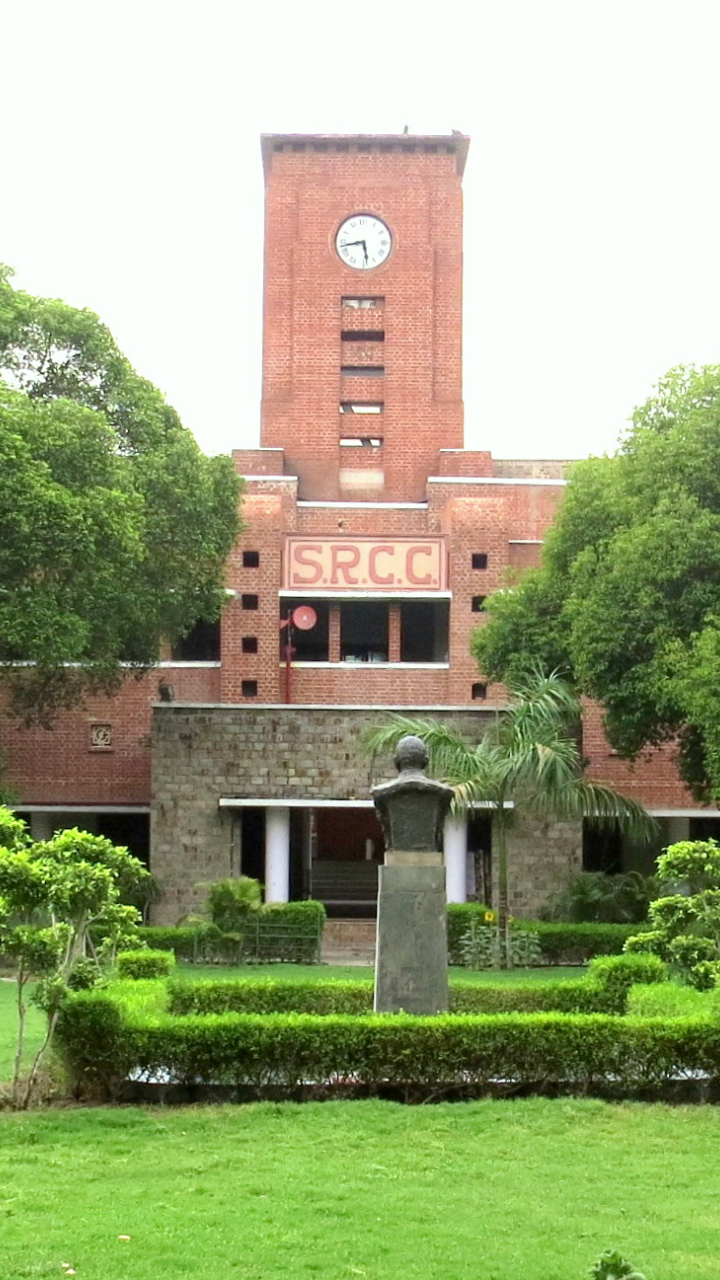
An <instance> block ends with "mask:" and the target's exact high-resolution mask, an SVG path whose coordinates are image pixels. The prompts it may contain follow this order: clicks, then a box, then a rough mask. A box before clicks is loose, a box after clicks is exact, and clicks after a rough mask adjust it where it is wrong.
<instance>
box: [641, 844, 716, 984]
mask: <svg viewBox="0 0 720 1280" xmlns="http://www.w3.org/2000/svg"><path fill="white" fill-rule="evenodd" d="M657 879H658V884H659V887H660V891H661V892H662V891H664V894H665V896H664V897H662V898H656V899H655V901H654V902H651V903H650V909H649V911H648V919H649V923H650V929H649V931H648V932H646V933H639V934H636V936H635V937H633V938H629V939H628V941H627V943H626V950H628V951H650V952H652V953H654V954H655V955H657V956H659V957H660V959H661V960H665V961H667V963H668V964H671V965H672V966H673V967H674V968H675V969H677V970H678V971H679V972H680V974H681V975H682V976H683V978H684V979H685V980H686V981H687V982H689V983H690V985H691V986H694V987H698V988H700V990H705V989H707V988H710V987H714V986H715V985H716V984H717V981H718V978H719V977H720V846H718V845H717V844H716V842H715V841H714V840H681V841H679V843H678V844H671V845H670V847H669V848H668V849H666V850H665V853H663V854H661V856H660V857H659V858H658V870H657Z"/></svg>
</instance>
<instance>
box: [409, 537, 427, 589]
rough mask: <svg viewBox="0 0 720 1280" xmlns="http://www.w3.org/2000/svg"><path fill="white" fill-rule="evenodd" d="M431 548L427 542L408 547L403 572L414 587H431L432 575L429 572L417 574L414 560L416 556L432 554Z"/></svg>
mask: <svg viewBox="0 0 720 1280" xmlns="http://www.w3.org/2000/svg"><path fill="white" fill-rule="evenodd" d="M432 553H433V548H432V547H431V546H428V544H427V543H425V544H424V545H423V544H420V545H417V544H416V545H415V546H412V547H408V549H407V556H406V559H405V573H406V574H407V580H408V582H412V584H413V586H414V587H431V586H432V585H433V576H432V574H431V573H425V574H422V575H420V574H417V573H416V572H415V560H416V557H417V556H432Z"/></svg>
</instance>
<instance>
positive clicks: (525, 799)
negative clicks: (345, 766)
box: [368, 671, 656, 967]
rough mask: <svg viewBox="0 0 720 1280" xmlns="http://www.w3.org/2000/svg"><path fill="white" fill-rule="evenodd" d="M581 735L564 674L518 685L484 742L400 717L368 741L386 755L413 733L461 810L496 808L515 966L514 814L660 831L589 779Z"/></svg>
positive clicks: (501, 924) (503, 929)
mask: <svg viewBox="0 0 720 1280" xmlns="http://www.w3.org/2000/svg"><path fill="white" fill-rule="evenodd" d="M579 728H580V707H579V704H578V702H577V699H576V698H575V695H574V694H573V692H572V690H571V688H570V687H569V685H568V684H567V683H566V682H565V681H564V680H563V679H561V677H560V676H559V675H558V673H557V672H552V673H551V674H550V675H548V676H545V675H542V674H541V673H540V672H537V671H536V672H533V673H532V674H530V675H526V676H524V677H523V678H518V679H517V680H516V681H515V682H514V683H513V685H512V687H511V690H510V700H509V702H508V706H507V709H506V710H504V711H503V712H501V713H499V714H498V715H497V716H496V717H495V718H494V720H493V721H492V724H491V725H490V727H489V729H488V731H487V733H485V734H484V735H483V737H482V738H481V739H480V741H479V742H476V743H472V742H469V741H468V739H467V738H466V737H465V736H464V735H463V734H462V733H460V732H457V731H456V730H454V729H452V728H450V727H448V726H447V725H443V724H441V723H439V722H436V721H431V720H424V719H410V718H408V717H407V716H400V715H393V716H392V717H391V718H390V720H389V721H388V723H387V724H386V725H384V726H382V727H381V728H379V729H377V730H376V731H374V732H373V733H372V734H371V735H369V737H368V746H369V747H370V749H371V750H373V751H381V750H389V749H391V748H393V747H394V746H395V745H396V744H397V741H398V739H399V738H401V737H402V736H403V735H404V734H406V733H412V734H416V735H417V736H418V737H420V738H422V739H423V741H424V742H425V743H426V745H427V747H428V750H429V752H430V767H431V768H432V770H433V772H434V773H436V774H437V775H438V776H440V777H441V778H442V779H443V781H444V782H446V783H448V784H449V785H450V786H452V787H453V788H454V790H455V798H454V802H453V803H454V806H455V808H456V810H460V811H462V810H467V809H468V808H470V807H471V806H472V805H473V804H475V803H477V802H478V801H485V802H488V801H489V802H490V803H491V804H492V806H493V847H494V849H495V851H496V853H497V868H498V900H497V920H498V929H499V931H500V933H501V935H502V939H503V948H504V953H505V959H506V963H507V965H508V967H510V965H511V959H512V953H511V945H510V936H509V932H508V927H507V923H508V899H509V868H508V831H509V827H510V823H511V822H512V820H513V814H514V811H515V810H517V811H519V812H525V813H528V814H531V815H533V816H535V817H539V818H545V819H548V818H549V819H551V820H553V821H573V820H575V821H577V820H578V819H580V818H583V817H592V818H593V820H594V821H595V822H598V823H603V822H605V823H613V824H619V826H620V827H621V829H622V830H623V831H625V832H627V834H629V835H632V836H635V837H637V838H639V839H643V838H650V837H651V836H652V835H653V833H654V832H655V830H656V825H655V822H654V821H653V819H652V818H650V817H649V815H648V814H647V813H646V812H645V810H644V809H643V807H642V806H641V805H639V804H638V803H637V802H636V801H635V800H632V799H629V798H628V797H626V796H622V795H620V794H619V793H618V792H616V791H614V790H612V788H609V787H604V786H601V785H599V784H598V783H593V782H589V781H588V780H587V779H586V778H585V777H584V776H583V760H582V756H581V752H580V747H579ZM511 804H512V807H510V806H511Z"/></svg>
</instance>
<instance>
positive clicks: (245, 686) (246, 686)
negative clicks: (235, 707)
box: [240, 680, 258, 698]
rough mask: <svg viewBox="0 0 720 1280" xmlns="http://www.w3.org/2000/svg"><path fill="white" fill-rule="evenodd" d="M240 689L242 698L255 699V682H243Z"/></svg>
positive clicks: (256, 688)
mask: <svg viewBox="0 0 720 1280" xmlns="http://www.w3.org/2000/svg"><path fill="white" fill-rule="evenodd" d="M240 688H241V691H242V696H243V698H257V691H258V682H257V680H243V681H242V684H241V686H240Z"/></svg>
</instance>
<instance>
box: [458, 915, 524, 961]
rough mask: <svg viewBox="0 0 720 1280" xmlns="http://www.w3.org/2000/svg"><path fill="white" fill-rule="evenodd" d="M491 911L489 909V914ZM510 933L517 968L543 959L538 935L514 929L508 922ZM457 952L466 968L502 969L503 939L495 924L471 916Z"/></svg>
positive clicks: (513, 957) (511, 948)
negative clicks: (469, 923) (473, 918)
mask: <svg viewBox="0 0 720 1280" xmlns="http://www.w3.org/2000/svg"><path fill="white" fill-rule="evenodd" d="M490 914H491V913H490V912H488V916H489V915H490ZM508 932H509V937H510V954H511V956H512V962H513V964H514V965H515V966H516V967H517V968H527V969H529V968H531V967H532V966H533V965H535V964H541V963H542V952H541V948H540V939H539V937H538V935H537V934H536V933H535V932H533V931H531V930H529V929H524V930H521V931H520V932H518V933H516V932H515V930H514V929H513V928H512V926H511V925H508ZM460 955H461V956H462V963H463V965H464V967H465V968H466V969H503V968H505V964H504V961H505V958H506V947H505V939H504V937H503V935H502V934H501V932H500V930H499V929H498V928H497V926H496V925H494V924H491V923H488V924H483V923H480V921H478V920H477V919H475V920H473V921H472V923H471V925H470V928H469V929H468V931H467V933H465V934H463V936H462V938H461V939H460Z"/></svg>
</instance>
